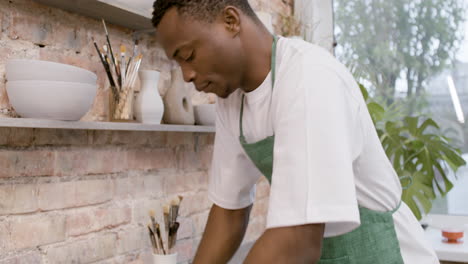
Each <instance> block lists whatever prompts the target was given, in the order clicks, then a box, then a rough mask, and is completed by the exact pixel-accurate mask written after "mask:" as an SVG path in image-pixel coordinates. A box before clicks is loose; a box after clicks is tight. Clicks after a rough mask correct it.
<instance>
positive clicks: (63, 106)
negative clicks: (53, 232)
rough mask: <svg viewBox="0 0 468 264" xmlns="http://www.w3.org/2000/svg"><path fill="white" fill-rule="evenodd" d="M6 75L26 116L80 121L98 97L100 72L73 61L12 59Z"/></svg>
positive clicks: (13, 101) (12, 100)
mask: <svg viewBox="0 0 468 264" xmlns="http://www.w3.org/2000/svg"><path fill="white" fill-rule="evenodd" d="M6 78H7V84H6V90H7V94H8V98H9V99H10V103H11V105H12V106H13V108H14V109H15V111H16V112H17V113H18V114H19V115H20V116H21V117H25V118H39V119H54V120H66V121H76V120H79V119H80V118H81V117H83V116H84V115H85V114H86V113H87V112H88V111H89V109H90V108H91V106H92V104H93V101H94V98H95V97H96V91H97V85H96V81H97V76H96V74H94V73H92V72H90V71H88V70H84V69H81V68H78V67H75V66H71V65H66V64H60V63H55V62H49V61H39V60H10V61H8V62H7V64H6Z"/></svg>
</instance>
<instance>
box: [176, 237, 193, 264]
mask: <svg viewBox="0 0 468 264" xmlns="http://www.w3.org/2000/svg"><path fill="white" fill-rule="evenodd" d="M173 251H174V252H177V263H181V262H185V261H189V260H191V259H192V258H193V255H194V247H193V239H183V240H177V243H176V246H175V247H174V249H173Z"/></svg>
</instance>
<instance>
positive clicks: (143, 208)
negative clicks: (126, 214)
mask: <svg viewBox="0 0 468 264" xmlns="http://www.w3.org/2000/svg"><path fill="white" fill-rule="evenodd" d="M164 204H166V201H162V200H151V199H142V200H139V201H138V202H136V203H133V208H132V216H133V218H132V224H138V225H142V226H147V225H148V223H150V221H151V220H150V217H149V211H150V210H153V211H154V212H155V213H156V221H158V222H159V223H163V221H164V220H163V212H162V208H163V205H164Z"/></svg>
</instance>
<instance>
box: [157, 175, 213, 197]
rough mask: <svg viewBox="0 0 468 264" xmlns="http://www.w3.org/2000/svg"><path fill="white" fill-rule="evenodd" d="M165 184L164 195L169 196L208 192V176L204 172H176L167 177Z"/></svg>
mask: <svg viewBox="0 0 468 264" xmlns="http://www.w3.org/2000/svg"><path fill="white" fill-rule="evenodd" d="M164 184H165V188H164V189H165V191H164V193H168V194H171V193H172V194H173V193H183V192H187V191H200V190H206V188H207V185H208V175H207V173H206V172H204V171H197V172H189V173H183V172H175V173H173V174H170V175H167V176H165V181H164Z"/></svg>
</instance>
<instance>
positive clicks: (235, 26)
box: [221, 6, 241, 35]
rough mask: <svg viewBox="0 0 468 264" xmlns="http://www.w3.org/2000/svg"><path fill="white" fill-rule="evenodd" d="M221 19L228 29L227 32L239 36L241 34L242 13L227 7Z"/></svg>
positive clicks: (232, 7)
mask: <svg viewBox="0 0 468 264" xmlns="http://www.w3.org/2000/svg"><path fill="white" fill-rule="evenodd" d="M221 19H222V21H223V23H224V25H225V27H226V30H228V31H229V32H231V33H233V35H237V34H239V32H240V24H241V18H240V11H239V9H237V8H236V7H234V6H227V7H225V8H224V10H223V13H222V14H221Z"/></svg>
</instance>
